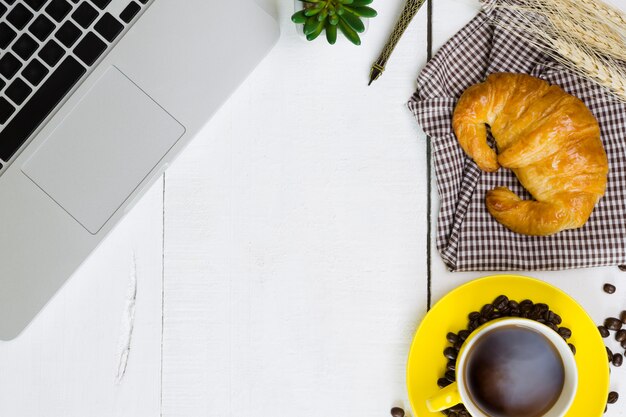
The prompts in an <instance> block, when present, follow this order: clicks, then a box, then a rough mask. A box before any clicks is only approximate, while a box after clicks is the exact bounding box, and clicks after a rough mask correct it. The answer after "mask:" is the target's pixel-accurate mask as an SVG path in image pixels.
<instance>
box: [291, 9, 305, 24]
mask: <svg viewBox="0 0 626 417" xmlns="http://www.w3.org/2000/svg"><path fill="white" fill-rule="evenodd" d="M291 21H292V22H293V23H296V24H303V23H304V22H306V16H305V14H304V10H300V11H299V12H296V13H294V14H293V15H292V16H291Z"/></svg>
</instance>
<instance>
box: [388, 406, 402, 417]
mask: <svg viewBox="0 0 626 417" xmlns="http://www.w3.org/2000/svg"><path fill="white" fill-rule="evenodd" d="M391 415H392V417H404V410H403V409H401V408H400V407H393V408H392V409H391Z"/></svg>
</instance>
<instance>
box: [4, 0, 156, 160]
mask: <svg viewBox="0 0 626 417" xmlns="http://www.w3.org/2000/svg"><path fill="white" fill-rule="evenodd" d="M125 1H126V2H128V5H127V6H126V7H125V8H124V9H123V10H122V12H121V13H115V15H114V14H113V13H112V12H111V10H109V9H110V7H109V6H110V4H111V0H21V1H16V0H0V169H2V167H3V166H4V165H6V162H7V161H9V160H10V159H11V158H12V157H13V156H14V155H15V154H16V153H17V152H18V151H19V150H20V148H21V147H22V146H23V145H24V144H25V143H26V141H27V140H28V138H29V137H30V136H31V135H32V134H33V132H35V131H36V130H37V128H39V126H40V125H41V123H42V122H43V121H44V120H45V119H46V117H48V115H49V114H50V113H51V112H52V111H53V110H54V109H55V108H56V107H57V105H58V104H59V103H60V102H61V101H62V100H63V99H64V98H65V96H66V95H67V94H68V93H69V92H70V91H71V90H72V88H73V87H74V86H75V85H76V84H77V83H78V82H79V81H80V80H81V79H82V78H83V77H84V76H85V75H86V74H88V73H89V72H90V69H91V67H92V66H93V65H94V64H95V63H96V62H97V61H98V59H99V58H101V57H102V56H103V54H104V53H105V52H106V51H107V50H108V49H109V48H110V47H111V45H112V44H113V43H114V42H115V41H116V40H117V39H118V38H119V36H120V34H121V33H122V32H123V31H124V29H125V28H127V27H128V26H130V25H131V24H132V23H134V21H135V19H136V17H137V16H138V15H139V13H140V12H141V11H142V9H143V8H145V7H147V3H148V2H149V1H150V0H125ZM118 6H119V5H118Z"/></svg>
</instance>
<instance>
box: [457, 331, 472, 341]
mask: <svg viewBox="0 0 626 417" xmlns="http://www.w3.org/2000/svg"><path fill="white" fill-rule="evenodd" d="M469 335H470V332H468V331H467V330H461V331H460V332H459V339H461V340H463V341H465V339H467V338H468V337H469Z"/></svg>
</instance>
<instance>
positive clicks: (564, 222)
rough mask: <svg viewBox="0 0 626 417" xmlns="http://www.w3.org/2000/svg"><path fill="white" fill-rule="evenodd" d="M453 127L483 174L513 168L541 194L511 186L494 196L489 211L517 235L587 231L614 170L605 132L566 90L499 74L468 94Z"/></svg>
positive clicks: (488, 199) (489, 195)
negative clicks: (490, 142) (523, 194)
mask: <svg viewBox="0 0 626 417" xmlns="http://www.w3.org/2000/svg"><path fill="white" fill-rule="evenodd" d="M452 123H453V128H454V132H455V133H456V136H457V138H458V141H459V144H460V145H461V147H462V148H463V150H464V151H465V153H466V154H467V155H468V156H469V157H471V158H472V159H473V160H474V162H476V164H477V165H478V166H479V167H480V168H481V169H482V170H483V171H487V172H495V171H497V170H498V169H499V167H504V168H508V169H510V170H511V171H513V173H515V175H516V176H517V178H518V179H519V181H520V183H521V184H522V185H523V186H524V188H526V190H528V192H530V194H531V195H532V196H533V198H534V200H522V199H520V198H519V197H518V196H517V195H516V194H515V193H513V192H512V191H511V190H509V189H508V188H505V187H498V188H495V189H493V190H491V191H489V192H488V193H487V197H486V205H487V209H488V211H489V213H491V215H492V216H493V217H494V218H495V219H496V220H497V221H498V222H500V223H501V224H502V225H504V226H505V227H507V228H508V229H510V230H512V231H513V232H516V233H522V234H525V235H535V236H547V235H551V234H554V233H558V232H560V231H562V230H566V229H575V228H579V227H582V226H583V225H584V224H585V223H586V222H587V220H588V219H589V217H590V216H591V213H592V211H593V209H594V207H595V205H596V204H597V203H598V201H599V200H600V198H601V197H602V196H603V195H604V192H605V189H606V182H607V174H608V171H609V165H608V160H607V156H606V152H605V150H604V147H603V145H602V141H601V140H600V126H599V125H598V122H597V120H596V119H595V117H594V116H593V114H592V113H591V111H590V110H589V109H588V108H587V107H586V106H585V104H584V103H583V102H582V101H581V100H579V99H578V98H576V97H574V96H572V95H569V94H567V93H566V92H564V91H563V90H562V89H561V88H559V87H558V86H555V85H550V84H548V83H547V82H545V81H543V80H540V79H538V78H535V77H531V76H530V75H526V74H505V73H500V74H492V75H490V76H489V77H488V78H487V81H485V82H484V83H481V84H477V85H474V86H472V87H470V88H468V89H467V90H466V91H465V92H464V93H463V95H462V96H461V98H460V100H459V102H458V104H457V106H456V108H455V111H454V116H453V122H452ZM487 125H488V126H489V127H490V128H491V133H492V135H493V137H494V139H495V141H496V147H497V154H496V151H495V150H494V149H492V148H491V147H490V146H489V145H488V143H487Z"/></svg>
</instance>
